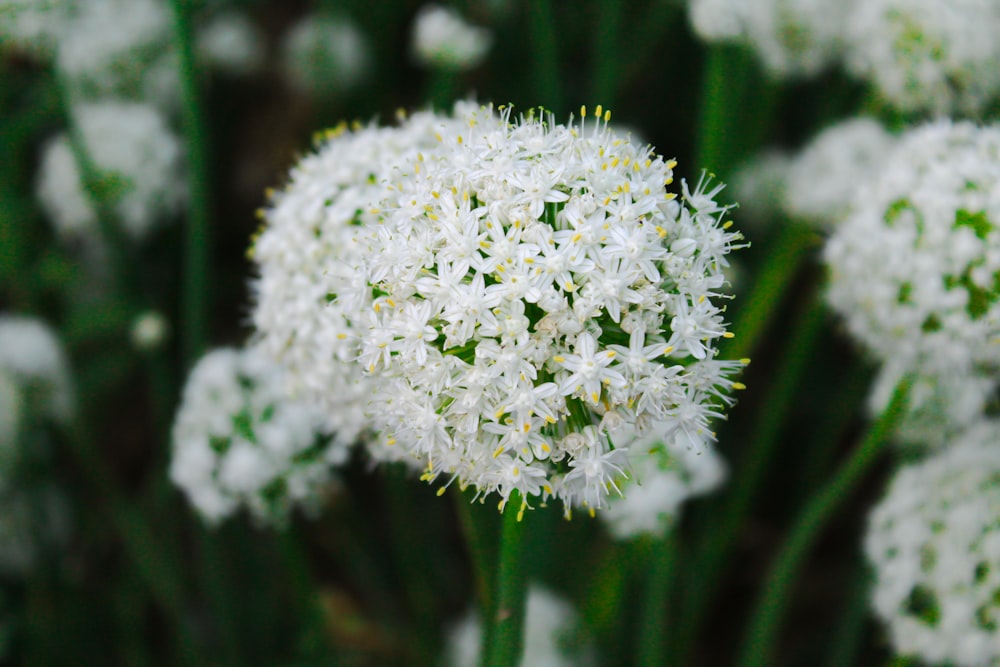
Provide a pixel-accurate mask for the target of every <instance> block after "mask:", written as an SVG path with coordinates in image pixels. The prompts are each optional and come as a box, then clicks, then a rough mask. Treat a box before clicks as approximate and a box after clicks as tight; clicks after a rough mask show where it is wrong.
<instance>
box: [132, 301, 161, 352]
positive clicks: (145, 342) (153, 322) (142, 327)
mask: <svg viewBox="0 0 1000 667" xmlns="http://www.w3.org/2000/svg"><path fill="white" fill-rule="evenodd" d="M169 334H170V323H169V322H168V321H167V318H166V317H164V316H163V313H161V312H159V311H155V310H147V311H145V312H143V313H140V314H139V315H138V316H136V318H135V319H134V320H133V321H132V329H131V331H130V335H131V338H132V345H133V346H135V348H136V349H137V350H143V351H150V350H156V349H158V348H159V347H160V346H161V345H163V343H164V341H166V339H167V336H168V335H169Z"/></svg>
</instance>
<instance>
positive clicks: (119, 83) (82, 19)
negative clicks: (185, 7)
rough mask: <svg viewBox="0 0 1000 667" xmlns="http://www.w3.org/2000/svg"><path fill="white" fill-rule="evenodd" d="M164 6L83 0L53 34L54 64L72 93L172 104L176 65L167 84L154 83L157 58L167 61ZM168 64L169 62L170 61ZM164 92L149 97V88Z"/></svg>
mask: <svg viewBox="0 0 1000 667" xmlns="http://www.w3.org/2000/svg"><path fill="white" fill-rule="evenodd" d="M171 18H172V17H171V15H170V8H169V7H168V5H167V4H166V3H165V2H163V1H162V0H87V1H86V2H80V3H77V5H76V11H75V12H74V13H73V16H72V18H71V20H70V21H68V22H67V23H66V24H65V26H64V28H63V30H62V31H61V33H60V35H59V44H58V51H57V56H56V65H57V67H58V68H59V70H60V72H61V74H62V76H63V77H64V78H65V80H66V83H67V84H68V85H69V87H70V90H71V91H72V92H73V94H74V96H79V97H83V98H85V99H94V98H104V97H108V96H115V97H123V98H128V99H133V100H143V101H146V102H149V103H154V104H157V105H159V106H162V107H163V108H166V109H172V108H174V107H175V106H176V104H177V101H178V99H179V94H178V90H179V83H178V79H177V74H176V66H173V68H172V70H166V71H168V72H170V71H172V72H173V79H172V85H171V86H160V85H157V83H156V79H157V77H159V76H161V75H162V73H163V72H162V71H160V70H159V69H158V68H159V67H160V65H159V64H158V63H160V62H164V61H171V59H172V58H173V54H172V51H171V45H170V38H171V32H170V26H171ZM171 64H173V63H172V61H171ZM157 92H159V93H160V94H163V95H166V97H162V96H160V95H155V96H152V95H153V94H154V93H157Z"/></svg>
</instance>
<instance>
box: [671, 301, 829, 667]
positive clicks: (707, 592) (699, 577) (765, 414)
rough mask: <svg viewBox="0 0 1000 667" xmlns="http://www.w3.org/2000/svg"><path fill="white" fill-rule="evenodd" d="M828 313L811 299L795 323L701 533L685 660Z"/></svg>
mask: <svg viewBox="0 0 1000 667" xmlns="http://www.w3.org/2000/svg"><path fill="white" fill-rule="evenodd" d="M824 315H825V312H824V310H823V306H822V303H821V302H820V301H819V300H818V299H815V298H812V299H810V301H809V304H808V306H807V308H806V309H805V311H803V312H802V313H801V314H800V315H799V318H798V320H797V321H796V322H795V324H794V325H793V327H792V331H791V334H790V335H789V337H788V343H787V347H786V353H785V356H784V358H783V359H782V363H781V365H780V366H779V367H778V369H777V370H776V372H775V381H774V384H773V385H772V387H771V389H770V391H769V392H768V394H767V396H766V398H765V399H764V400H763V401H762V402H761V404H762V405H764V406H767V407H766V409H765V410H763V411H762V412H761V417H760V422H759V423H758V424H755V426H754V428H753V429H751V431H750V432H751V433H753V434H754V437H753V440H752V441H751V442H750V443H749V446H748V448H747V451H746V452H745V454H744V456H742V457H741V460H740V462H739V464H738V469H739V471H740V474H739V475H735V476H734V478H733V485H732V487H731V489H730V493H729V495H728V496H727V497H726V500H725V501H724V502H725V504H724V505H723V506H722V507H721V508H720V511H719V512H718V513H716V512H713V513H712V516H711V517H709V518H708V519H709V521H711V526H710V527H707V528H706V529H705V530H704V531H703V532H702V534H704V535H707V536H708V537H707V538H706V541H705V542H704V543H703V545H702V546H701V548H700V549H699V550H698V551H696V552H695V555H694V559H695V560H694V563H696V565H697V566H696V567H694V568H692V572H691V575H690V576H691V579H690V581H691V584H690V586H689V587H688V589H687V590H688V604H687V606H686V609H685V614H684V616H683V618H682V620H681V627H680V629H679V631H678V637H679V638H680V639H679V641H680V642H681V645H680V648H679V650H678V654H679V655H680V656H681V657H682V658H684V657H686V656H687V654H688V652H689V651H690V650H691V649H692V648H693V642H694V640H695V638H696V637H697V636H698V632H699V630H700V628H701V624H702V622H703V621H704V617H705V614H706V613H707V611H708V609H709V606H710V604H711V602H712V600H713V599H714V596H715V592H716V590H717V589H718V586H719V584H720V583H721V578H722V576H723V575H724V573H725V566H726V562H727V561H728V559H729V557H730V556H731V552H732V548H733V545H734V543H735V542H736V539H737V537H738V536H739V531H740V528H741V527H742V526H743V523H744V520H745V519H746V516H747V514H748V513H749V511H750V506H751V504H752V502H753V500H754V498H755V497H756V495H757V491H758V490H759V487H760V485H761V482H762V481H763V478H764V474H765V473H766V472H767V469H768V465H769V464H770V463H771V459H772V457H773V454H774V449H775V447H776V446H777V444H778V436H779V435H780V434H781V428H782V427H783V425H784V424H785V417H786V416H787V415H788V414H789V413H790V412H791V409H792V407H793V406H794V404H795V401H796V398H797V396H796V393H795V390H796V387H797V386H798V383H799V380H800V379H801V377H802V375H803V373H804V372H805V370H806V369H807V368H808V362H809V359H810V357H811V352H812V349H813V348H814V347H815V346H816V343H817V341H818V339H819V334H820V333H821V332H822V330H823V318H824ZM679 663H680V664H683V663H684V660H683V659H681V660H679Z"/></svg>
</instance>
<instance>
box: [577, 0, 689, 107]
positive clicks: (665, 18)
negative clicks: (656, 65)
mask: <svg viewBox="0 0 1000 667" xmlns="http://www.w3.org/2000/svg"><path fill="white" fill-rule="evenodd" d="M602 4H609V5H613V6H617V3H614V2H607V0H604V3H602ZM683 7H684V5H683V3H680V2H675V1H674V0H654V2H653V3H652V5H651V6H650V8H649V10H648V11H647V12H646V15H645V16H643V17H641V18H640V19H639V20H638V21H636V22H635V23H634V24H632V23H630V25H629V30H630V33H631V32H632V30H633V29H634V30H635V32H634V33H633V34H635V38H634V39H630V40H629V45H628V54H629V55H628V58H627V59H626V62H625V63H624V69H625V73H624V75H623V76H622V80H620V81H619V82H618V88H619V90H620V89H622V88H623V87H624V86H625V85H627V84H628V82H629V81H632V80H633V79H635V78H636V76H638V75H639V74H640V73H641V72H643V71H644V70H645V69H647V68H648V67H649V65H647V61H648V60H649V58H650V56H651V55H652V54H653V51H654V50H655V49H656V48H658V47H662V46H663V45H664V44H671V43H672V42H673V40H672V39H671V37H672V31H673V30H674V29H676V28H678V27H679V26H681V25H683V21H678V20H677V15H678V14H680V12H681V10H682V9H683ZM595 101H596V100H595Z"/></svg>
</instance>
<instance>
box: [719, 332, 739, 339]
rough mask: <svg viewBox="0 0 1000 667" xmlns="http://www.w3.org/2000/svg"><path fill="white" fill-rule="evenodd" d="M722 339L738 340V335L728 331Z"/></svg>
mask: <svg viewBox="0 0 1000 667" xmlns="http://www.w3.org/2000/svg"><path fill="white" fill-rule="evenodd" d="M722 337H723V338H736V334H734V333H733V332H732V331H726V332H725V333H723V334H722Z"/></svg>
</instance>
